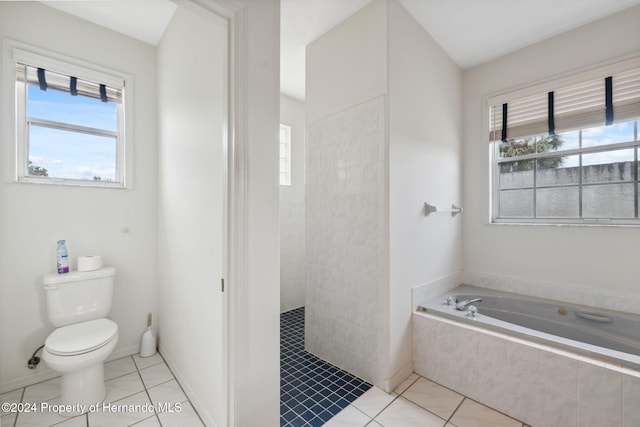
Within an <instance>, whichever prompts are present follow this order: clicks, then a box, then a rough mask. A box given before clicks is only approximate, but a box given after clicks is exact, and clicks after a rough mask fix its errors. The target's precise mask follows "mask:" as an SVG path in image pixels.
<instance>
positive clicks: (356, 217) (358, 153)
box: [305, 97, 387, 385]
mask: <svg viewBox="0 0 640 427" xmlns="http://www.w3.org/2000/svg"><path fill="white" fill-rule="evenodd" d="M384 147H385V98H384V97H380V98H376V99H373V100H371V101H368V102H366V103H363V104H360V105H358V106H355V107H352V108H350V109H347V110H345V111H342V112H340V113H337V114H334V115H331V116H328V117H326V118H323V119H320V120H318V121H316V122H315V123H312V124H310V125H308V126H307V167H306V182H307V186H306V206H305V215H306V225H305V236H306V244H305V245H306V287H307V299H306V323H305V325H306V326H305V329H306V332H305V334H306V337H307V338H306V340H307V341H306V349H307V351H309V352H311V353H313V354H315V355H317V356H319V357H321V358H323V359H325V360H327V361H328V362H330V363H332V364H334V365H337V366H339V367H340V368H342V369H345V370H347V371H349V372H351V373H353V374H355V375H357V376H359V377H361V378H363V379H365V380H366V381H368V382H372V383H374V384H377V385H380V384H381V381H382V376H383V375H382V361H381V357H382V354H383V305H382V301H383V300H382V298H383V297H384V295H385V294H384V289H385V285H386V283H385V281H384V278H383V277H384V275H385V271H386V268H385V265H386V264H385V263H387V258H386V237H385V234H384V233H385V230H386V223H387V220H386V218H387V217H386V210H385V206H386V204H385V200H386V187H385V183H384V176H385V158H384V156H385V148H384Z"/></svg>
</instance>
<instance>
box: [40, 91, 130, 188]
mask: <svg viewBox="0 0 640 427" xmlns="http://www.w3.org/2000/svg"><path fill="white" fill-rule="evenodd" d="M27 108H28V113H27V114H28V116H29V117H30V118H38V119H44V120H51V121H56V122H61V123H67V124H72V125H78V126H85V127H90V128H97V129H102V130H108V131H117V130H118V121H117V105H116V104H115V103H113V102H109V103H104V102H102V101H100V100H99V99H94V98H89V97H86V96H71V94H69V93H66V92H61V91H57V90H53V89H48V90H47V91H43V90H40V88H39V87H37V86H33V85H29V86H28V104H27ZM29 132H30V140H29V160H30V161H31V162H33V164H34V165H37V166H40V167H43V168H45V169H47V171H48V176H49V177H53V178H67V179H86V180H93V178H94V177H95V176H99V177H100V178H101V179H102V180H109V181H115V180H116V176H115V174H116V146H117V144H116V138H114V137H108V136H100V135H91V134H87V133H81V132H74V131H69V130H62V129H52V128H49V127H44V126H38V125H34V124H32V125H31V126H30V129H29Z"/></svg>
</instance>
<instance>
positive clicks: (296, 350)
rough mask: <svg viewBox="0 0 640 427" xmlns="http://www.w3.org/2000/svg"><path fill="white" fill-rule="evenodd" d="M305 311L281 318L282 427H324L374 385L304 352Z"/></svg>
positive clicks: (291, 313) (294, 312)
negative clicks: (322, 426) (321, 426)
mask: <svg viewBox="0 0 640 427" xmlns="http://www.w3.org/2000/svg"><path fill="white" fill-rule="evenodd" d="M304 311H305V310H304V307H301V308H298V309H295V310H291V311H288V312H285V313H282V314H281V315H280V425H281V426H282V427H285V426H286V427H289V426H295V427H303V426H320V425H323V424H324V423H325V422H326V421H327V420H329V419H331V418H332V417H333V416H334V415H336V414H337V413H338V412H340V411H341V410H342V409H343V408H345V407H346V406H347V405H349V403H351V402H353V401H354V400H355V399H357V398H358V397H359V396H360V395H362V394H363V393H364V392H365V391H367V390H369V389H370V388H371V384H368V383H366V382H364V381H363V380H361V379H359V378H356V377H354V376H353V375H351V374H349V373H348V372H345V371H343V370H341V369H339V368H337V367H335V366H333V365H331V364H329V363H327V362H325V361H323V360H321V359H319V358H317V357H316V356H314V355H312V354H310V353H307V352H306V351H304Z"/></svg>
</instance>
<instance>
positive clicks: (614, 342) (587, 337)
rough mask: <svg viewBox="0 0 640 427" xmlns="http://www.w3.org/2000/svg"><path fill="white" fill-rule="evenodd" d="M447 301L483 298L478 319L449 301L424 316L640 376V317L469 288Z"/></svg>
mask: <svg viewBox="0 0 640 427" xmlns="http://www.w3.org/2000/svg"><path fill="white" fill-rule="evenodd" d="M447 296H451V297H453V298H455V300H457V301H464V300H471V299H476V298H482V301H479V302H476V303H473V304H472V305H474V306H475V307H477V309H478V314H476V316H475V317H474V318H470V317H468V316H467V314H468V312H466V311H459V310H456V309H455V308H454V307H453V306H448V305H446V304H445V296H441V297H438V298H436V299H435V300H433V301H431V302H430V303H428V304H425V305H423V306H420V307H418V310H419V311H423V312H426V313H432V314H436V315H442V316H444V317H446V318H449V319H454V320H456V321H461V322H466V323H467V324H471V325H475V326H479V327H486V328H488V329H490V330H494V331H499V332H503V333H505V334H508V335H512V336H515V337H519V338H524V339H530V340H532V341H534V342H538V343H542V344H547V345H551V346H554V347H558V348H561V349H565V350H568V351H571V352H575V353H577V354H582V355H585V356H589V357H595V358H598V359H601V360H605V361H608V362H610V363H613V364H617V365H620V366H623V367H628V368H632V369H638V370H640V316H639V315H635V314H631V313H619V312H615V311H610V310H603V309H597V308H593V307H584V306H578V305H573V304H566V303H558V302H554V301H550V300H545V299H541V298H535V297H529V296H524V295H518V294H513V293H509V292H501V291H495V290H491V289H484V288H478V287H475V286H466V285H463V286H459V287H457V288H455V289H453V290H452V291H450V292H449V293H447Z"/></svg>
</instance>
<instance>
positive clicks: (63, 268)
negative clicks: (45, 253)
mask: <svg viewBox="0 0 640 427" xmlns="http://www.w3.org/2000/svg"><path fill="white" fill-rule="evenodd" d="M56 263H57V264H58V274H64V273H68V272H69V253H68V252H67V245H65V240H58V247H57V249H56Z"/></svg>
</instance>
